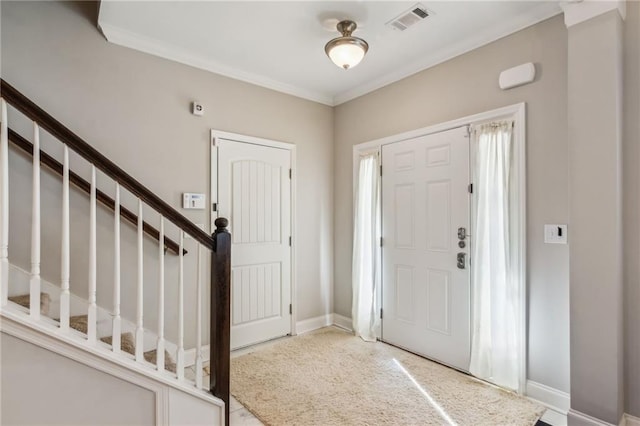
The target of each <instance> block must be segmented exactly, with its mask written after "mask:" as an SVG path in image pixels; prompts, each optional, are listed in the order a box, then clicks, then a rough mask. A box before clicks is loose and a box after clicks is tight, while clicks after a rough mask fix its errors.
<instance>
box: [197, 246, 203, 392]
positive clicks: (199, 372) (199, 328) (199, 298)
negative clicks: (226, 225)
mask: <svg viewBox="0 0 640 426" xmlns="http://www.w3.org/2000/svg"><path fill="white" fill-rule="evenodd" d="M201 258H202V245H201V244H198V260H197V262H196V263H197V265H198V266H197V267H198V281H197V285H196V288H197V289H196V291H197V292H198V295H197V297H196V387H197V388H198V389H201V388H202V373H203V371H202V265H201V261H202V259H201Z"/></svg>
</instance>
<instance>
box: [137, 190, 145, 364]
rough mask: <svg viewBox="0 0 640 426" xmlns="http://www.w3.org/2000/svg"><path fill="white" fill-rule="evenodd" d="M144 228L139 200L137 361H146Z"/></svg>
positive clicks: (140, 201)
mask: <svg viewBox="0 0 640 426" xmlns="http://www.w3.org/2000/svg"><path fill="white" fill-rule="evenodd" d="M143 227H144V222H143V220H142V200H138V301H137V303H138V309H137V312H136V361H138V362H143V361H144V328H143V321H142V319H143V314H144V311H143V308H144V300H143V297H144V292H143V285H144V271H143V269H144V262H143V260H144V258H143V256H144V246H143V242H144V241H143V238H144V234H143V232H144V231H143Z"/></svg>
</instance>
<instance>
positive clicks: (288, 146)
mask: <svg viewBox="0 0 640 426" xmlns="http://www.w3.org/2000/svg"><path fill="white" fill-rule="evenodd" d="M217 139H225V140H229V141H234V142H240V143H248V144H253V145H259V146H264V147H269V148H279V149H284V150H287V151H289V155H290V158H291V206H290V207H291V212H290V213H291V248H290V250H291V273H290V275H291V295H290V297H291V299H290V302H289V303H291V308H292V309H291V318H290V333H289V334H290V335H292V336H295V335H296V334H297V333H296V318H297V312H298V311H297V309H298V307H297V305H298V304H297V303H296V287H297V285H296V283H297V280H296V246H297V245H296V235H297V232H296V180H297V173H296V171H297V168H296V146H295V144H292V143H287V142H280V141H274V140H271V139H264V138H259V137H256V136H249V135H242V134H239V133H231V132H225V131H222V130H216V129H211V133H210V138H209V146H210V149H211V156H210V163H209V170H210V181H209V191H210V200H211V201H210V203H209V226H210V229H214V221H215V220H216V218H217V215H214V212H213V211H212V203H217V202H218V148H217V144H216V140H217Z"/></svg>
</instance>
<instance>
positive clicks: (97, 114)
mask: <svg viewBox="0 0 640 426" xmlns="http://www.w3.org/2000/svg"><path fill="white" fill-rule="evenodd" d="M96 18H97V6H96V3H93V2H86V3H73V2H4V1H3V2H2V77H3V78H4V79H5V80H7V81H8V82H10V83H11V84H12V85H14V86H15V87H16V88H18V90H20V91H22V92H23V93H24V94H26V95H27V96H28V97H30V98H31V99H32V100H34V101H36V102H37V103H38V104H39V105H40V106H41V107H42V108H44V109H45V110H47V111H49V112H50V113H52V114H53V115H54V116H55V117H56V118H57V119H59V120H60V121H61V122H63V123H64V124H65V125H67V126H68V127H69V128H70V129H72V130H73V131H75V132H76V133H77V134H79V135H80V136H81V137H83V138H85V139H86V140H87V141H89V142H90V143H91V144H92V145H93V146H94V147H95V148H97V149H98V150H99V151H100V152H102V153H103V154H105V155H106V156H107V157H109V158H110V159H112V160H113V161H114V162H115V163H116V164H118V165H119V166H120V167H122V168H123V169H124V170H125V171H127V172H128V173H130V174H131V175H133V177H135V178H136V179H138V180H139V181H140V182H142V183H143V184H144V185H145V186H147V187H148V188H150V189H151V190H152V191H153V192H155V193H156V194H158V195H159V196H160V197H161V198H163V199H164V200H166V201H168V202H169V203H170V204H171V205H172V206H174V207H175V208H179V207H180V202H181V193H182V192H203V193H207V194H208V193H209V150H210V149H209V130H210V129H212V128H214V129H218V130H224V131H229V132H235V133H241V134H247V135H252V136H258V137H262V138H267V139H273V140H279V141H283V142H289V143H293V144H296V147H297V166H298V173H297V184H298V187H297V194H296V195H297V206H298V211H297V218H298V219H297V220H298V222H297V241H298V247H297V248H296V256H297V267H298V271H300V273H299V274H298V276H297V278H298V289H297V294H298V298H297V300H296V301H294V303H297V309H298V319H299V320H302V319H307V318H311V317H315V316H319V315H324V314H326V313H330V312H332V310H333V307H332V301H333V299H332V279H333V276H332V259H333V241H332V238H333V235H332V220H333V213H332V211H333V177H332V176H333V145H332V142H333V112H332V109H331V108H330V107H327V106H324V105H320V104H318V103H314V102H310V101H306V100H302V99H300V98H296V97H293V96H289V95H284V94H281V93H277V92H274V91H271V90H268V89H264V88H260V87H257V86H254V85H251V84H247V83H243V82H240V81H237V80H232V79H229V78H225V77H222V76H219V75H215V74H212V73H209V72H206V71H202V70H198V69H195V68H191V67H188V66H185V65H182V64H178V63H175V62H171V61H168V60H165V59H161V58H157V57H154V56H151V55H147V54H144V53H140V52H137V51H134V50H131V49H127V48H124V47H120V46H117V45H114V44H111V43H108V42H107V41H106V40H105V39H104V37H103V36H102V35H101V34H100V33H99V31H98V30H97V29H96ZM193 100H198V101H200V102H202V103H203V104H204V106H205V109H206V115H205V116H204V117H195V116H193V115H191V113H190V102H191V101H193ZM14 115H15V114H14ZM10 120H11V117H10ZM19 127H20V126H19ZM23 130H24V133H23V134H25V135H27V136H29V135H30V133H29V130H28V128H24V127H23ZM16 158H17V157H15V156H14V157H12V160H11V161H12V163H13V162H14V161H15V162H16V164H18V163H20V160H18V159H16ZM23 162H24V161H23ZM24 163H25V164H24V166H25V167H22V169H20V168H19V166H18V165H17V166H16V167H17V168H18V170H21V171H22V173H23V175H24V174H26V175H24V176H22V182H23V183H22V185H23V187H24V189H25V191H20V190H19V189H21V188H20V187H15V188H16V190H12V197H17V198H18V199H21V200H22V201H23V202H25V203H26V204H25V205H26V206H29V200H30V198H29V197H30V195H28V194H29V193H28V192H27V191H26V189H28V187H29V184H30V183H29V182H30V177H29V175H28V173H29V172H28V169H27V168H26V166H28V164H26V163H27V162H24ZM12 176H13V175H12ZM99 179H100V177H99ZM11 182H12V185H20V184H18V183H17V180H16V179H12V180H11ZM103 182H104V181H103ZM46 184H47V185H49V183H46ZM43 185H44V183H43ZM110 185H111V184H109V186H108V187H110ZM49 186H51V187H52V191H55V189H54V188H53V186H54V185H53V180H52V183H51V185H49ZM13 188H14V187H12V189H13ZM43 190H44V188H43ZM21 194H24V195H21ZM53 194H54V195H55V192H54V193H53ZM52 202H55V197H53V196H52ZM57 203H58V204H59V201H58V202H57ZM82 203H85V205H87V204H86V201H83V200H82V197H78V200H77V202H76V204H74V205H75V206H76V213H74V212H72V218H73V217H74V215H75V216H76V218H77V221H78V222H77V223H76V222H73V225H72V226H75V228H74V229H73V230H72V231H73V234H75V236H74V237H73V238H77V239H79V240H82V239H83V238H84V236H83V233H84V232H85V231H83V230H86V223H85V222H84V219H82V218H81V217H82V215H83V214H84V213H85V212H84V211H83V210H82V209H84V208H85V207H82ZM14 204H15V203H14ZM56 208H57V209H59V206H58V207H56ZM52 209H53V207H52ZM49 213H51V214H49ZM183 213H184V214H185V215H186V216H187V217H188V218H190V219H191V220H193V222H194V223H204V224H208V214H207V213H206V211H204V212H203V211H183ZM101 214H102V213H101ZM103 215H104V216H105V218H108V216H107V214H106V213H104V214H103ZM13 217H18V218H19V217H25V218H26V219H28V213H27V211H25V210H24V208H23V210H21V211H14V213H13V214H12V219H13ZM151 219H153V218H151ZM43 220H44V221H45V225H43V230H44V229H45V226H46V224H49V225H50V227H52V229H53V231H55V232H58V231H57V230H56V229H55V228H59V223H60V222H59V213H58V212H57V211H51V212H48V211H45V212H44V214H43ZM105 223H106V224H107V225H104V229H103V230H99V233H100V232H102V234H99V240H98V242H99V248H98V249H99V252H98V253H99V254H98V255H99V256H100V257H101V258H102V256H103V255H104V257H105V258H109V257H110V256H111V254H110V253H111V250H112V249H111V247H112V243H111V242H110V240H109V233H110V228H109V227H110V225H108V222H105ZM12 226H14V225H12ZM16 226H17V225H16ZM25 226H26V225H25ZM12 229H13V228H12ZM16 229H20V228H16ZM16 229H13V230H12V234H11V235H12V237H11V238H12V247H13V250H11V248H10V252H11V254H10V256H13V258H12V262H15V263H17V264H19V265H23V266H27V265H28V262H29V261H28V245H27V241H28V237H26V238H21V237H20V236H21V235H25V233H26V235H28V227H24V228H23V229H22V230H21V232H17V231H16ZM53 231H52V232H53ZM100 235H103V237H100ZM43 238H44V236H43ZM46 238H47V241H51V243H50V245H49V246H47V247H46V249H48V250H50V251H49V252H46V251H45V249H43V253H55V252H56V251H57V247H58V245H57V244H59V243H58V242H57V241H59V239H56V235H55V234H52V235H50V236H48V237H46ZM20 240H21V241H22V242H19V241H20ZM16 244H17V245H16ZM147 244H148V245H149V246H150V250H151V252H150V253H151V254H150V255H149V256H153V253H154V251H153V247H152V246H151V242H150V241H149V242H148V243H147ZM21 245H22V246H21ZM85 245H86V243H85ZM132 253H134V252H132ZM192 253H193V251H192ZM74 256H75V259H77V261H75V262H73V263H72V289H73V288H74V286H75V288H77V289H78V290H77V292H78V293H79V294H80V295H83V294H84V293H83V292H86V279H85V278H84V277H86V272H85V271H86V267H84V266H82V265H83V264H86V260H85V259H86V250H80V251H79V252H78V253H76V254H74ZM189 256H190V255H188V256H187V258H189ZM128 258H135V257H128ZM191 259H193V257H191ZM43 260H45V262H47V261H49V262H50V263H51V266H50V267H47V268H48V269H47V268H45V269H44V270H43V272H44V273H45V277H46V278H48V279H50V280H51V281H53V282H58V280H59V266H58V264H59V260H57V258H52V259H49V260H46V259H43ZM72 260H74V259H73V258H72ZM168 262H173V266H175V257H174V258H173V259H169V260H168ZM45 266H46V265H45ZM167 266H168V267H169V268H170V267H171V265H167ZM73 268H76V269H73ZM109 268H110V267H109V263H108V262H107V263H106V266H105V271H107V272H105V274H106V275H104V276H106V277H107V278H105V279H104V282H103V283H99V287H98V302H99V303H101V304H103V305H104V306H105V307H107V308H109V307H110V304H111V294H110V289H111V287H110V282H108V281H109V280H110V279H111V278H110V276H109ZM132 268H133V266H132ZM132 271H133V270H132ZM174 272H175V269H172V270H170V271H169V272H168V273H167V274H168V275H167V276H168V277H169V276H170V277H174V276H175V274H174ZM125 273H126V272H125ZM132 273H133V272H132ZM100 276H101V277H102V276H103V275H100ZM149 278H150V280H149V281H150V283H151V282H153V281H152V278H153V272H150V273H149ZM101 279H102V278H101ZM172 279H173V278H172ZM133 282H135V281H133ZM133 282H132V281H131V280H127V281H125V280H123V290H126V289H131V288H132V286H133ZM150 285H151V284H150ZM175 286H176V284H175V280H174V281H171V282H170V283H168V284H167V289H168V291H173V290H172V289H175ZM125 287H126V288H125ZM152 288H153V287H152ZM192 289H193V287H191V288H188V290H189V291H190V293H189V294H191V293H193V291H191V290H192ZM151 293H152V291H150V292H149V297H150V300H149V301H150V302H151V303H149V304H148V305H149V309H150V310H151V311H150V312H148V313H147V312H146V313H145V322H148V323H149V324H154V323H155V322H154V314H153V306H155V303H153V295H152V294H151ZM123 300H127V302H125V303H128V301H132V300H134V299H133V298H124V297H123ZM129 307H130V308H131V309H130V310H129V313H131V312H133V310H134V309H135V307H134V304H131V305H130V306H127V308H129ZM147 315H149V318H148V321H147V318H146V316H147ZM172 315H173V314H172V313H168V318H167V326H168V327H171V324H175V317H173V316H172Z"/></svg>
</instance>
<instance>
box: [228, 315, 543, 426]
mask: <svg viewBox="0 0 640 426" xmlns="http://www.w3.org/2000/svg"><path fill="white" fill-rule="evenodd" d="M409 375H410V376H411V377H413V380H412V379H411V378H410V377H409ZM414 380H415V382H414ZM419 386H420V387H422V390H420V389H419ZM231 393H232V394H233V396H235V397H236V399H238V401H239V402H240V403H242V404H243V405H244V406H245V407H247V408H248V409H249V410H250V411H251V412H253V413H254V414H255V415H256V417H258V418H259V419H260V420H262V421H263V422H264V423H265V424H267V425H272V426H279V425H296V426H303V425H425V424H437V425H441V424H458V425H533V424H535V422H536V420H537V419H538V418H539V416H540V415H541V413H542V412H543V411H544V409H543V408H542V407H540V406H537V405H534V404H532V403H531V402H529V401H528V400H526V399H524V398H521V397H519V396H517V395H515V394H513V393H510V392H506V391H503V390H501V389H498V388H496V387H494V386H490V385H488V384H486V383H484V382H481V381H479V380H476V379H474V378H472V377H470V376H467V375H465V374H462V373H459V372H457V371H455V370H452V369H450V368H447V367H444V366H442V365H440V364H437V363H434V362H431V361H428V360H425V359H423V358H420V357H418V356H415V355H412V354H410V353H408V352H405V351H402V350H400V349H397V348H394V347H392V346H389V345H386V344H384V343H366V342H364V341H362V340H361V339H360V338H357V337H354V336H352V335H351V334H348V333H345V332H342V331H340V330H337V329H335V328H325V329H322V330H320V331H318V332H315V333H310V334H307V335H302V336H298V337H293V338H290V339H286V340H283V341H280V342H277V343H275V344H273V345H272V346H270V347H266V348H263V349H259V350H257V351H256V352H253V353H249V354H247V355H243V356H240V357H237V358H233V359H232V360H231Z"/></svg>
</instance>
